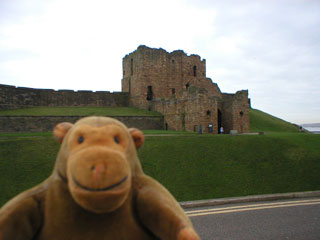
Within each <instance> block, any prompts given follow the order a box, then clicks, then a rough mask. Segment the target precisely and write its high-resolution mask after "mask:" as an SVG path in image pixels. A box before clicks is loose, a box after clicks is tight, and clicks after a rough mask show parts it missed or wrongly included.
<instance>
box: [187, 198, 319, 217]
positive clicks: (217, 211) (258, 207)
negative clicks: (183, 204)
mask: <svg viewBox="0 0 320 240" xmlns="http://www.w3.org/2000/svg"><path fill="white" fill-rule="evenodd" d="M316 204H320V198H319V199H310V200H301V201H288V202H276V203H261V204H250V205H245V206H234V207H225V208H211V209H203V210H194V211H186V214H187V215H188V216H189V217H196V216H204V215H213V214H223V213H233V212H244V211H254V210H262V209H270V208H284V207H295V206H304V205H316Z"/></svg>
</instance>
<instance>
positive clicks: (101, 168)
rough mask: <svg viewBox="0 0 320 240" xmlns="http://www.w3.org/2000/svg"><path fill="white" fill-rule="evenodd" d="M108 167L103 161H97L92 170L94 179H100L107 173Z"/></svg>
mask: <svg viewBox="0 0 320 240" xmlns="http://www.w3.org/2000/svg"><path fill="white" fill-rule="evenodd" d="M106 169H107V167H106V166H105V164H103V163H97V164H94V165H92V166H91V171H92V174H93V178H94V179H97V180H98V179H99V178H100V177H101V176H102V175H103V174H105V172H106Z"/></svg>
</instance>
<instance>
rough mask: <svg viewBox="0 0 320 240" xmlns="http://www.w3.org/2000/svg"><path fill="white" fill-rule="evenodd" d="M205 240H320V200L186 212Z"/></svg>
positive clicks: (197, 209) (228, 206)
mask: <svg viewBox="0 0 320 240" xmlns="http://www.w3.org/2000/svg"><path fill="white" fill-rule="evenodd" d="M186 212H187V215H188V216H189V217H190V218H191V220H192V222H193V224H194V227H195V229H196V230H197V232H198V234H199V235H200V237H201V239H202V240H215V239H223V240H226V239H232V240H242V239H246V240H250V239H254V240H256V239H259V240H264V239H268V240H269V239H290V240H292V239H294V240H311V239H315V240H316V239H317V240H319V239H320V198H309V199H299V200H297V199H295V200H282V201H269V202H257V203H245V204H232V205H222V206H216V207H206V208H193V209H186Z"/></svg>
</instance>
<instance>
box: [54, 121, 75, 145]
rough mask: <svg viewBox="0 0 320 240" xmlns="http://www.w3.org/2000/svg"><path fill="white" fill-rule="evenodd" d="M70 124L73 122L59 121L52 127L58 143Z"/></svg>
mask: <svg viewBox="0 0 320 240" xmlns="http://www.w3.org/2000/svg"><path fill="white" fill-rule="evenodd" d="M72 126H73V124H72V123H69V122H63V123H59V124H58V125H57V126H55V128H54V129H53V136H54V138H55V139H56V141H57V142H58V143H62V141H63V138H64V137H65V135H66V134H67V132H68V131H69V129H70V128H71V127H72Z"/></svg>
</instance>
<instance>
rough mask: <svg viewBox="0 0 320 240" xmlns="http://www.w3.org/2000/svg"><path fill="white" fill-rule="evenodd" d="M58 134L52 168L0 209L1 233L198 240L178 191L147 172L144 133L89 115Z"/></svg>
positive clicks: (6, 239)
mask: <svg viewBox="0 0 320 240" xmlns="http://www.w3.org/2000/svg"><path fill="white" fill-rule="evenodd" d="M53 134H54V136H55V138H56V139H57V141H58V142H60V143H61V147H60V151H59V153H58V156H57V160H56V164H55V167H54V170H53V172H52V174H51V176H50V177H49V178H47V179H46V180H45V181H44V182H43V183H41V184H39V185H37V186H36V187H34V188H32V189H29V190H27V191H25V192H23V193H21V194H19V195H18V196H16V197H15V198H13V199H12V200H10V201H9V202H8V203H6V204H5V205H4V206H3V207H2V208H1V209H0V240H12V239H15V240H19V239H23V240H28V239H37V240H40V239H41V240H49V239H55V240H64V239H66V240H70V239H77V240H81V239H83V240H89V239H99V240H102V239H105V240H106V239H108V240H117V239H124V240H131V239H132V240H144V239H165V240H170V239H175V240H176V239H178V240H199V237H198V235H197V234H196V232H195V230H194V229H193V227H192V224H191V222H190V220H189V219H188V217H187V216H186V215H185V213H184V211H183V210H182V208H181V207H180V206H179V204H178V203H177V201H176V200H175V199H174V197H173V196H172V195H171V194H170V193H169V192H168V191H167V190H166V189H165V188H164V187H163V186H162V185H161V184H159V183H158V182H157V181H155V180H154V179H152V178H151V177H149V176H147V175H145V174H144V173H143V170H142V168H141V165H140V161H139V159H138V156H137V152H136V149H138V148H139V147H141V145H142V144H143V143H144V136H143V134H142V132H140V131H139V130H137V129H128V128H127V127H125V126H124V125H123V124H122V123H121V122H119V121H117V120H115V119H112V118H106V117H87V118H83V119H81V120H79V121H78V122H76V123H75V124H74V125H73V124H71V123H60V124H58V125H57V126H56V127H55V129H54V132H53Z"/></svg>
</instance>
